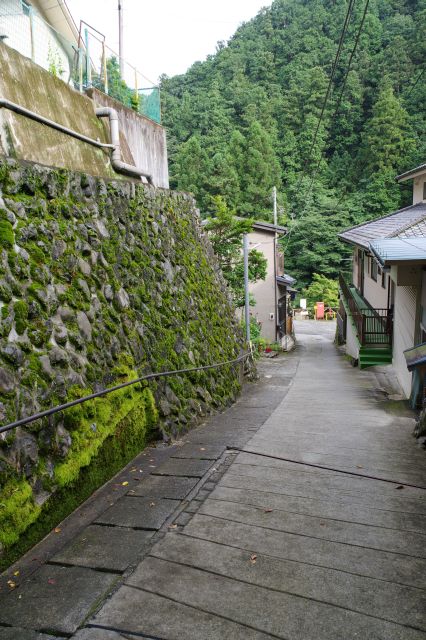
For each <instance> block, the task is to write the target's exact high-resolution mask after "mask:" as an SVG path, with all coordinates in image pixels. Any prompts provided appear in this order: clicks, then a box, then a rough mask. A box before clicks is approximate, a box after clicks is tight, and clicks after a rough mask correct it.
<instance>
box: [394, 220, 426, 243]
mask: <svg viewBox="0 0 426 640" xmlns="http://www.w3.org/2000/svg"><path fill="white" fill-rule="evenodd" d="M418 236H426V218H424V219H423V220H421V221H420V222H417V223H416V224H412V225H410V226H409V227H407V228H406V229H404V231H402V232H400V233H398V238H416V237H418Z"/></svg>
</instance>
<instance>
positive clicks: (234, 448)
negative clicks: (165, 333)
mask: <svg viewBox="0 0 426 640" xmlns="http://www.w3.org/2000/svg"><path fill="white" fill-rule="evenodd" d="M296 327H297V332H298V335H299V344H298V347H297V349H296V351H295V352H293V353H292V354H288V355H283V356H281V357H279V358H277V359H275V360H270V361H266V362H264V361H262V362H261V365H260V370H261V373H262V377H261V381H260V383H259V384H258V385H253V386H250V387H249V388H248V389H246V391H245V393H244V394H243V396H242V398H241V399H240V401H239V402H237V403H236V404H235V405H234V406H233V407H231V408H230V409H229V410H227V411H226V412H225V413H223V414H221V415H217V416H214V417H213V418H211V419H210V420H209V421H208V422H207V423H206V424H205V425H202V426H200V427H199V428H198V429H195V430H194V431H192V432H190V433H189V434H187V436H186V437H185V438H184V439H183V441H182V442H181V443H179V444H178V446H174V447H170V448H169V452H168V455H163V454H161V455H162V456H163V458H162V459H158V458H157V457H156V454H155V452H146V453H145V456H147V457H148V459H147V463H149V464H146V465H145V466H143V465H141V469H139V462H140V461H138V465H137V466H135V467H134V468H133V469H131V467H130V465H129V468H128V470H127V472H126V475H125V476H124V475H123V476H122V478H126V481H125V482H124V483H120V482H118V483H117V482H116V484H117V485H120V486H118V487H117V488H118V490H119V491H120V496H119V498H118V499H117V500H115V501H111V502H112V504H111V503H109V504H108V503H106V502H105V503H104V505H103V509H102V510H101V509H98V510H97V512H96V513H94V514H93V518H92V519H91V520H90V522H88V523H87V524H86V525H85V526H84V527H82V528H81V530H80V531H78V533H74V534H73V536H72V539H71V540H69V541H68V542H67V543H66V544H64V546H63V548H62V549H56V551H55V554H52V555H50V556H49V562H50V563H52V564H46V565H45V566H44V567H42V569H41V570H40V569H39V570H38V571H36V572H35V574H34V576H33V578H32V579H30V580H29V581H28V582H25V583H24V584H23V585H22V587H20V588H19V589H17V590H15V591H14V592H12V593H9V594H8V596H7V598H5V599H4V603H5V605H6V607H4V606H3V602H2V600H1V595H0V640H2V638H3V636H2V635H1V633H2V632H4V633H6V634H7V633H10V632H11V629H7V628H6V627H5V626H3V627H1V624H3V625H14V628H13V631H18V626H19V627H20V628H22V627H25V631H24V632H23V633H24V634H27V635H22V638H23V640H51V637H49V636H47V637H46V635H45V637H43V636H42V635H41V636H40V637H39V635H40V632H45V634H53V636H55V637H56V634H57V635H58V636H60V637H64V636H65V637H69V636H70V635H71V636H72V638H75V640H120V639H122V638H127V639H129V638H131V639H134V638H148V639H149V638H151V639H155V640H222V639H223V638H229V639H230V640H234V639H235V640H240V639H241V640H242V639H244V640H251V639H253V640H264V639H266V638H280V639H282V640H343V639H344V640H420V639H423V640H425V639H426V597H425V594H426V579H425V576H426V551H425V548H426V545H425V541H426V528H425V520H426V506H425V504H426V501H425V495H426V492H425V489H424V487H426V468H425V459H426V455H425V452H424V451H423V450H421V449H419V448H418V447H417V446H416V444H415V441H414V439H413V438H412V437H411V430H412V427H413V417H412V414H411V413H410V412H409V411H407V410H406V409H405V408H404V407H401V406H400V405H398V407H397V411H395V408H394V407H393V405H392V407H391V408H390V406H389V405H387V404H386V403H385V402H384V398H385V397H386V395H385V390H386V388H387V389H388V392H389V393H392V394H395V393H397V391H398V389H397V387H396V382H395V379H394V377H393V376H392V374H391V375H390V376H389V375H388V373H387V371H390V373H391V370H389V369H385V368H380V371H376V370H372V371H363V372H361V371H359V370H355V369H353V368H352V367H351V366H350V365H349V363H348V362H347V361H346V360H345V359H344V358H343V357H342V356H341V355H340V354H339V352H338V350H337V349H336V347H335V346H334V344H333V341H332V340H333V331H334V325H333V323H313V322H303V323H298V324H297V325H296ZM151 456H152V457H151ZM160 457H161V456H160ZM142 467H143V468H142ZM140 471H143V473H142V474H141V475H142V477H143V478H144V479H143V480H142V479H141V478H140V476H139V475H138V474H139V472H140ZM145 471H147V472H148V473H147V474H145ZM148 474H149V475H148ZM145 475H146V476H147V477H145ZM120 479H121V477H120ZM123 484H126V485H128V486H126V490H125V491H122V489H121V485H123ZM110 495H111V494H109V496H110ZM72 570H78V571H86V572H91V573H93V574H94V575H95V576H98V575H99V576H103V582H102V581H100V582H99V585H98V586H97V587H96V588H95V592H96V593H95V594H91V595H88V594H87V592H86V591H85V592H84V593H85V594H86V596H85V597H86V600H87V601H86V602H85V603H84V606H83V607H81V606H80V605H81V601H80V600H79V597H78V596H77V595H76V593H75V589H73V588H70V590H69V594H68V608H67V609H66V608H65V609H64V608H63V603H64V593H63V590H61V589H59V590H58V591H59V594H58V595H57V596H56V601H52V603H53V604H52V606H53V611H52V613H51V614H49V615H50V616H51V617H50V618H48V620H47V621H46V620H42V619H41V616H40V615H38V614H37V612H34V611H33V612H32V613H31V612H30V613H27V612H25V610H24V606H25V604H27V603H28V602H31V599H32V598H33V597H36V590H35V587H34V586H33V585H36V584H40V583H41V584H43V583H44V581H45V578H46V576H47V575H48V574H49V575H50V572H51V571H58V572H67V571H68V572H69V571H72ZM43 571H44V572H46V571H47V573H43ZM59 575H60V574H59ZM63 575H65V573H63ZM87 575H89V574H87ZM96 579H97V578H96ZM87 584H88V585H90V580H88V581H87ZM48 585H49V583H48ZM49 586H51V585H49ZM43 589H44V591H46V585H44V584H43ZM43 589H42V591H43ZM108 594H110V595H108ZM19 595H21V598H20V599H19ZM24 603H25V604H24ZM5 609H7V610H8V613H7V615H6V614H3V611H4V610H5ZM55 611H56V614H55ZM2 616H3V617H2ZM64 620H65V621H68V622H64ZM28 634H30V635H28ZM31 634H33V635H31ZM34 634H35V635H34ZM72 634H73V635H72ZM10 637H13V636H8V635H5V636H4V638H5V640H9V638H10ZM17 637H19V636H17Z"/></svg>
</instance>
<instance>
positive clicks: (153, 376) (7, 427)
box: [0, 351, 252, 433]
mask: <svg viewBox="0 0 426 640" xmlns="http://www.w3.org/2000/svg"><path fill="white" fill-rule="evenodd" d="M251 356H252V352H251V351H248V352H246V353H243V354H242V355H240V356H238V358H233V359H232V360H226V361H225V362H216V363H215V364H206V365H202V366H200V367H190V368H188V369H176V370H175V371H161V372H159V373H149V374H148V375H146V376H140V377H138V378H135V379H134V380H127V381H126V382H122V383H121V384H117V385H115V386H113V387H109V388H107V389H102V391H97V392H96V393H91V394H89V395H87V396H83V397H82V398H77V399H76V400H72V401H71V402H65V403H64V404H60V405H57V406H56V407H51V408H50V409H45V410H44V411H40V412H39V413H34V414H33V415H31V416H26V417H25V418H21V419H20V420H15V422H10V423H9V424H6V425H4V426H2V427H0V433H6V432H7V431H11V430H12V429H16V427H22V426H24V425H26V424H30V423H31V422H35V421H36V420H40V419H41V418H47V417H49V416H51V415H53V414H55V413H59V412H60V411H65V410H66V409H70V408H71V407H75V406H76V405H78V404H83V403H84V402H88V401H89V400H94V399H95V398H102V397H103V396H106V395H108V394H109V393H113V392H114V391H118V390H119V389H124V388H125V387H130V386H132V385H134V384H138V383H140V382H144V381H147V380H154V379H156V378H168V377H170V376H176V375H180V374H182V373H192V372H196V371H207V370H208V369H219V368H220V367H225V366H227V365H232V364H237V363H239V362H243V361H244V360H246V359H247V358H249V357H251Z"/></svg>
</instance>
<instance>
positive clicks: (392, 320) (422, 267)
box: [338, 164, 426, 397]
mask: <svg viewBox="0 0 426 640" xmlns="http://www.w3.org/2000/svg"><path fill="white" fill-rule="evenodd" d="M396 179H397V180H398V182H402V181H404V180H410V179H412V180H413V204H412V205H411V206H409V207H405V208H404V209H401V210H399V211H395V212H394V213H391V214H389V215H386V216H382V217H381V218H378V219H376V220H373V221H371V222H366V223H363V224H360V225H357V226H356V227H352V228H351V229H347V230H346V231H344V232H342V233H340V234H339V238H340V240H342V241H343V242H346V243H348V244H351V245H352V246H353V270H352V282H351V283H346V282H345V281H344V279H343V278H342V277H341V279H340V300H341V305H340V313H339V319H338V323H339V332H340V335H341V338H342V339H343V340H345V341H346V350H347V353H348V354H349V355H351V356H353V357H354V358H356V359H358V360H359V364H360V366H361V367H367V366H371V365H377V364H382V363H388V362H392V363H393V365H394V367H395V370H396V373H397V376H398V379H399V381H400V384H401V386H402V388H403V390H404V392H405V394H406V396H407V397H408V396H409V395H410V393H411V387H412V380H411V378H412V375H411V372H410V371H408V370H407V365H406V360H405V357H404V351H405V350H407V349H411V348H412V347H413V346H414V345H416V344H418V343H420V342H423V341H425V340H426V164H422V165H421V166H419V167H416V168H415V169H412V170H411V171H407V172H406V173H403V174H402V175H400V176H397V178H396Z"/></svg>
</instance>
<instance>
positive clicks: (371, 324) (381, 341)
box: [339, 274, 392, 346]
mask: <svg viewBox="0 0 426 640" xmlns="http://www.w3.org/2000/svg"><path fill="white" fill-rule="evenodd" d="M339 286H340V291H341V292H342V296H343V297H344V299H345V301H346V304H347V306H348V308H349V311H350V314H351V316H352V319H353V321H354V323H355V327H356V332H357V336H358V340H359V342H360V344H361V345H362V346H368V345H372V346H374V345H383V346H390V345H391V344H392V315H391V313H390V312H389V309H382V308H373V307H371V306H370V305H369V304H368V302H367V301H364V304H365V306H362V307H361V306H360V304H359V301H358V298H361V296H360V295H359V294H357V295H354V292H353V291H352V289H351V287H350V286H349V285H348V284H347V282H346V281H345V280H344V278H343V276H342V275H341V274H340V275H339Z"/></svg>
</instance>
